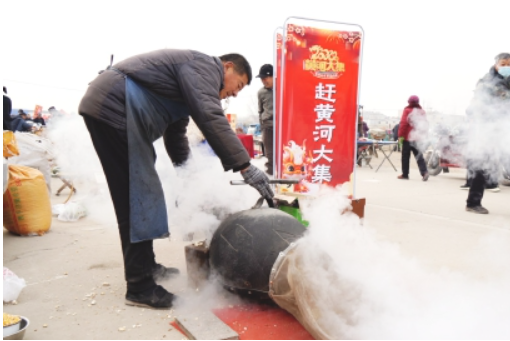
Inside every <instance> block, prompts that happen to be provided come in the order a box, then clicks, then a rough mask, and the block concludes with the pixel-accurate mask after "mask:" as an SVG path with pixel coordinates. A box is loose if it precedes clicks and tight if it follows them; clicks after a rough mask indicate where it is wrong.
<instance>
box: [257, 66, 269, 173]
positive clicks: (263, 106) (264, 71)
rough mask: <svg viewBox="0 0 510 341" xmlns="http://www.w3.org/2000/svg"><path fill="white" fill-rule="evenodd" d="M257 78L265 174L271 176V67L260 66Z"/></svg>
mask: <svg viewBox="0 0 510 341" xmlns="http://www.w3.org/2000/svg"><path fill="white" fill-rule="evenodd" d="M257 78H260V80H261V81H262V85H263V87H262V88H261V89H260V90H259V92H258V93H257V97H258V100H259V119H260V128H261V130H262V143H263V144H264V151H265V154H266V157H267V162H266V167H267V170H266V172H267V174H269V175H273V65H271V64H264V65H262V67H261V68H260V71H259V74H258V75H257Z"/></svg>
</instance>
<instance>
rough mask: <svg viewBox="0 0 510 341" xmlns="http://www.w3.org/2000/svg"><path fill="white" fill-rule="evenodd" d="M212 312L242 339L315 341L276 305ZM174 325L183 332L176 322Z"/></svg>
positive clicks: (240, 307)
mask: <svg viewBox="0 0 510 341" xmlns="http://www.w3.org/2000/svg"><path fill="white" fill-rule="evenodd" d="M212 312H213V313H214V314H215V315H216V316H218V318H219V319H220V320H222V321H223V322H224V323H225V324H226V325H228V326H229V327H230V328H232V329H233V330H235V331H236V332H237V333H238V334H239V339H240V340H313V337H312V335H310V333H308V332H307V331H306V329H305V328H303V326H302V325H301V324H300V323H299V322H298V321H297V320H296V319H295V318H294V316H292V315H291V314H289V313H288V312H286V311H285V310H283V309H281V308H280V307H278V306H275V305H263V304H243V305H239V306H233V307H232V308H223V309H215V310H213V311H212ZM171 324H172V326H173V327H174V328H176V329H177V330H179V331H181V330H180V329H179V327H178V326H177V324H176V323H175V322H172V323H171ZM181 332H182V331H181Z"/></svg>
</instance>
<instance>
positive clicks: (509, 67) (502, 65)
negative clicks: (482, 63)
mask: <svg viewBox="0 0 510 341" xmlns="http://www.w3.org/2000/svg"><path fill="white" fill-rule="evenodd" d="M495 61H496V63H495V64H494V68H495V69H496V71H497V72H498V73H499V74H500V75H501V76H503V77H508V76H510V53H500V54H498V55H497V56H496V58H495Z"/></svg>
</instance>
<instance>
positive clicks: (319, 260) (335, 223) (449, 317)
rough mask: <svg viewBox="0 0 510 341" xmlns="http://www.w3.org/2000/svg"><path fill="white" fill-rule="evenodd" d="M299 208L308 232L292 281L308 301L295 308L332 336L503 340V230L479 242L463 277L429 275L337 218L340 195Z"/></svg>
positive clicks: (507, 296) (509, 304) (506, 306)
mask: <svg viewBox="0 0 510 341" xmlns="http://www.w3.org/2000/svg"><path fill="white" fill-rule="evenodd" d="M303 206H304V207H303V213H304V218H305V219H307V220H308V221H309V222H310V227H309V229H308V232H307V234H306V235H305V237H304V238H303V240H302V244H301V247H300V250H299V251H300V252H302V254H301V256H300V257H299V258H300V265H301V272H302V274H303V275H302V277H301V278H300V281H302V283H303V282H305V283H306V284H304V285H306V290H307V292H309V293H310V295H309V296H310V298H309V301H308V302H307V303H305V305H309V307H301V309H310V308H314V307H316V308H317V309H318V310H319V311H320V313H318V314H316V316H320V317H319V318H318V321H317V322H318V323H319V325H320V326H321V327H322V328H323V329H324V330H326V331H327V332H328V334H329V335H330V336H331V337H332V338H334V339H340V338H347V339H403V338H406V339H437V338H440V339H458V338H461V339H482V338H483V339H496V338H505V339H508V338H509V337H510V324H509V323H508V321H509V320H510V290H509V288H510V263H509V262H508V259H510V248H509V247H508V245H510V235H509V234H508V232H506V231H505V232H500V233H494V234H493V235H490V236H489V237H487V238H486V239H485V240H482V241H480V244H479V247H478V248H477V249H475V250H473V254H472V255H471V257H472V259H471V261H472V262H471V264H472V269H471V270H473V271H469V272H470V274H467V273H461V272H456V271H450V270H448V269H442V270H439V271H434V270H429V269H426V268H425V267H424V266H422V265H420V263H419V262H417V261H416V260H414V259H410V258H409V257H406V256H404V255H402V254H401V253H400V251H399V249H398V247H397V246H396V245H394V244H392V243H389V242H386V241H382V240H380V239H378V237H377V235H376V233H375V232H374V230H372V229H371V228H370V227H367V226H362V225H360V224H359V219H358V217H357V216H355V215H354V214H348V215H341V212H342V211H343V210H344V209H345V208H346V207H347V206H348V200H347V197H346V195H345V194H344V193H342V191H340V190H325V192H323V194H322V195H321V196H320V197H318V198H317V199H315V200H310V201H308V202H307V203H305V204H304V205H303ZM473 273H478V274H479V273H483V276H480V277H477V276H474V275H472V274H473ZM308 289H309V290H308ZM298 299H299V298H298ZM301 299H303V298H301ZM305 300H306V299H305Z"/></svg>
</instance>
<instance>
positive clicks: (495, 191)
mask: <svg viewBox="0 0 510 341" xmlns="http://www.w3.org/2000/svg"><path fill="white" fill-rule="evenodd" d="M485 189H486V190H488V191H491V192H494V193H497V192H499V191H500V189H499V187H498V186H494V187H487V188H485Z"/></svg>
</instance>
